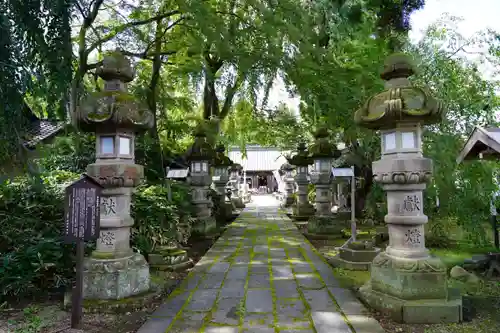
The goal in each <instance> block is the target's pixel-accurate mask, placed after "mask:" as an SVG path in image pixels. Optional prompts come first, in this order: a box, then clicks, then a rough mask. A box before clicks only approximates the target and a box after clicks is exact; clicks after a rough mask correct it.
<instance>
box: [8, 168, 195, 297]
mask: <svg viewBox="0 0 500 333" xmlns="http://www.w3.org/2000/svg"><path fill="white" fill-rule="evenodd" d="M78 178H79V175H78V174H75V173H72V172H67V171H54V172H50V173H44V174H41V175H39V177H37V178H31V177H24V178H18V179H16V180H14V181H11V182H8V183H5V184H2V185H1V186H0V220H1V221H2V228H1V230H0V262H1V265H0V290H2V294H1V295H0V299H1V298H3V297H4V296H18V295H26V294H30V293H36V292H39V291H47V290H50V289H51V288H57V287H60V286H64V285H67V284H68V282H69V281H70V280H72V279H73V278H74V271H73V265H74V258H73V255H72V253H73V248H72V246H71V245H66V244H63V243H62V242H61V236H62V230H63V213H64V189H65V186H67V185H68V184H69V183H71V181H74V180H76V179H78ZM189 198H190V193H189V189H188V187H187V186H186V185H185V184H182V183H174V184H173V185H172V202H168V199H167V192H166V189H165V187H162V186H159V185H151V186H148V185H144V186H141V187H139V188H138V190H137V192H136V193H135V195H134V200H133V205H132V216H133V217H134V219H135V226H134V227H133V229H132V243H131V245H132V247H133V248H135V249H136V250H139V251H140V252H141V253H143V254H145V255H147V254H149V253H151V252H152V251H154V249H155V247H156V246H161V245H167V244H183V243H185V242H186V241H187V237H188V236H189V232H190V228H191V223H192V218H191V214H190V212H191V205H190V200H189ZM87 247H88V249H87V250H91V248H92V247H93V244H92V243H89V244H88V246H87Z"/></svg>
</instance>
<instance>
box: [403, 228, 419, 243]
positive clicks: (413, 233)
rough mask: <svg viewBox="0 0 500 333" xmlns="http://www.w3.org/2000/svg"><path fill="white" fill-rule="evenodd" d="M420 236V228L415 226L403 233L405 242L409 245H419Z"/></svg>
mask: <svg viewBox="0 0 500 333" xmlns="http://www.w3.org/2000/svg"><path fill="white" fill-rule="evenodd" d="M420 237H422V234H421V233H420V230H418V229H417V228H412V229H408V231H406V233H405V243H407V244H410V245H419V244H420V242H421V240H420Z"/></svg>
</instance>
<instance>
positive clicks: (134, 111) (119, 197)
mask: <svg viewBox="0 0 500 333" xmlns="http://www.w3.org/2000/svg"><path fill="white" fill-rule="evenodd" d="M97 75H98V76H99V77H100V78H102V79H103V80H104V81H105V84H104V90H103V91H102V92H96V93H93V94H90V95H89V96H88V97H86V99H84V100H82V101H81V102H80V103H79V105H78V107H77V111H76V113H75V114H74V115H73V119H72V120H73V122H74V124H75V125H76V126H77V127H78V128H79V129H81V130H83V131H85V132H92V133H95V135H96V161H95V163H92V164H90V165H89V166H88V167H87V173H88V174H89V175H90V176H92V177H93V178H94V179H96V180H97V181H98V182H99V183H100V184H101V185H102V186H104V188H105V189H104V190H103V192H102V197H101V206H100V211H101V213H100V226H101V230H100V235H99V239H98V240H97V247H96V250H95V251H94V252H93V253H92V255H91V256H90V258H88V260H86V262H85V264H84V272H83V274H84V278H83V281H84V286H83V288H84V291H83V292H84V297H85V298H86V299H122V298H126V297H128V296H133V295H136V294H140V293H144V292H145V291H147V290H149V282H150V280H149V266H148V264H147V262H146V260H145V259H144V257H143V256H142V255H141V254H139V253H134V252H133V251H132V249H131V248H130V228H131V227H132V226H133V224H134V220H133V219H132V217H131V216H130V202H131V199H132V192H133V190H134V188H135V187H136V186H137V185H139V184H140V183H141V181H142V179H143V176H144V170H143V167H142V166H141V165H137V164H135V162H134V141H135V136H136V134H137V133H138V132H140V131H144V130H147V129H149V128H151V127H152V125H153V116H152V114H151V113H150V112H149V111H148V110H147V108H142V107H141V106H140V105H138V104H137V103H136V102H135V100H134V98H133V96H132V95H131V94H130V93H128V92H127V84H128V83H129V82H130V81H132V80H133V78H134V71H133V69H132V67H131V66H130V62H129V60H128V59H127V58H125V57H124V56H123V54H121V53H119V52H114V53H110V54H108V55H106V56H105V57H104V59H103V62H102V65H101V66H99V67H98V68H97Z"/></svg>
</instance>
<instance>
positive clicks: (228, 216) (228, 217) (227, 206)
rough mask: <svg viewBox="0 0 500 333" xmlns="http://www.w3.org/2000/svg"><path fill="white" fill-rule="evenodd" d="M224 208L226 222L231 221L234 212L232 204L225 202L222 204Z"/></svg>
mask: <svg viewBox="0 0 500 333" xmlns="http://www.w3.org/2000/svg"><path fill="white" fill-rule="evenodd" d="M224 207H225V210H226V221H231V220H232V219H233V218H234V216H235V214H236V212H235V211H234V206H233V203H232V202H229V201H226V202H225V203H224Z"/></svg>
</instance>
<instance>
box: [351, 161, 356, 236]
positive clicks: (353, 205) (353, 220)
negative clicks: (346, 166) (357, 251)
mask: <svg viewBox="0 0 500 333" xmlns="http://www.w3.org/2000/svg"><path fill="white" fill-rule="evenodd" d="M351 169H352V177H351V235H352V240H353V241H356V233H357V231H356V198H355V195H356V175H355V174H354V166H351Z"/></svg>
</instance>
